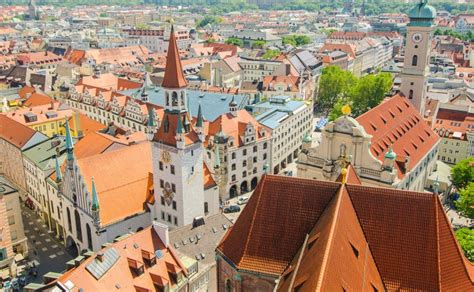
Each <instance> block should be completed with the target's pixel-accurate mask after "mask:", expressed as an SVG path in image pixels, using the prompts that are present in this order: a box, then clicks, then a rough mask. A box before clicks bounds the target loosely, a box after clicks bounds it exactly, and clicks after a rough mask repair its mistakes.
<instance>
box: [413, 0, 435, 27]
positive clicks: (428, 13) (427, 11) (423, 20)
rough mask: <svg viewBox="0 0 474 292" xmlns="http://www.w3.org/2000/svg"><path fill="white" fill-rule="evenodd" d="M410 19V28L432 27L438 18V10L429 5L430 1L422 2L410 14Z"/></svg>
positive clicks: (422, 0)
mask: <svg viewBox="0 0 474 292" xmlns="http://www.w3.org/2000/svg"><path fill="white" fill-rule="evenodd" d="M408 17H409V18H410V26H418V25H421V26H426V25H428V24H429V25H431V24H432V21H433V19H435V18H436V9H435V8H434V7H433V6H430V5H428V0H421V1H420V3H418V4H416V6H415V7H413V8H412V9H411V10H410V12H409V13H408Z"/></svg>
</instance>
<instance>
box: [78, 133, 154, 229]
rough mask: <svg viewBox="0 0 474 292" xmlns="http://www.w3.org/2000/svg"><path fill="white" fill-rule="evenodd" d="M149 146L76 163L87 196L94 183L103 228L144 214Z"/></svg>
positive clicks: (147, 189)
mask: <svg viewBox="0 0 474 292" xmlns="http://www.w3.org/2000/svg"><path fill="white" fill-rule="evenodd" d="M150 157H151V147H150V143H148V142H142V143H139V144H137V145H133V146H129V147H122V148H120V149H117V150H114V151H107V152H104V153H102V154H98V155H94V156H88V157H85V158H82V159H77V163H78V166H79V169H80V172H81V174H82V177H83V179H84V182H85V184H86V185H87V188H88V190H89V192H90V190H91V183H90V182H91V181H92V178H94V180H95V184H96V190H97V195H98V197H99V204H100V223H101V225H102V226H105V225H109V224H112V223H115V222H117V221H120V220H124V219H125V218H127V217H129V216H133V215H135V214H139V213H142V212H144V211H145V210H146V202H147V200H148V199H149V173H150V172H152V165H151V159H150Z"/></svg>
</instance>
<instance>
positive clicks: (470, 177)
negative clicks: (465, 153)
mask: <svg viewBox="0 0 474 292" xmlns="http://www.w3.org/2000/svg"><path fill="white" fill-rule="evenodd" d="M451 181H452V182H453V185H454V186H455V187H456V188H458V189H462V188H464V187H466V186H467V185H468V184H469V183H471V182H473V181H474V157H469V158H466V159H464V160H461V161H459V162H458V163H457V164H456V165H455V166H454V167H453V168H451Z"/></svg>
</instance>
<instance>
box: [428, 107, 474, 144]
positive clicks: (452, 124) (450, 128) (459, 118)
mask: <svg viewBox="0 0 474 292" xmlns="http://www.w3.org/2000/svg"><path fill="white" fill-rule="evenodd" d="M433 129H434V131H435V132H436V133H438V134H439V135H440V136H441V137H447V138H453V139H459V140H466V139H467V136H466V133H467V132H469V131H471V130H474V114H472V113H469V112H467V111H456V110H450V109H442V108H440V109H439V110H438V115H437V116H436V122H435V124H434V126H433ZM456 132H457V133H458V134H457V136H456V135H455V133H456Z"/></svg>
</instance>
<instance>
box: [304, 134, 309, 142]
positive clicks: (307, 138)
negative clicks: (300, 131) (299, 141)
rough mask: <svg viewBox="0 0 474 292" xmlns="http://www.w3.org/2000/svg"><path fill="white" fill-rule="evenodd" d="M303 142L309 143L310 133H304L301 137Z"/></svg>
mask: <svg viewBox="0 0 474 292" xmlns="http://www.w3.org/2000/svg"><path fill="white" fill-rule="evenodd" d="M303 142H304V143H311V135H309V134H306V135H305V136H304V138H303Z"/></svg>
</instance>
